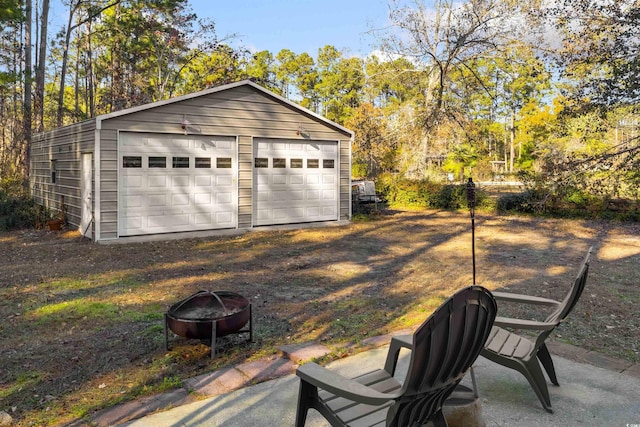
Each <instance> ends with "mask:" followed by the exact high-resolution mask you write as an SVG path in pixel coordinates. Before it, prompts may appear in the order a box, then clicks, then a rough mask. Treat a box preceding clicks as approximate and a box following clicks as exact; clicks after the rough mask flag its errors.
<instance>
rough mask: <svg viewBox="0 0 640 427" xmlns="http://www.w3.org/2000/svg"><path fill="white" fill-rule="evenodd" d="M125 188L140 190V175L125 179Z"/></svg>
mask: <svg viewBox="0 0 640 427" xmlns="http://www.w3.org/2000/svg"><path fill="white" fill-rule="evenodd" d="M126 178H127V179H126V181H125V182H126V188H141V187H142V176H140V175H129V176H127V177H126Z"/></svg>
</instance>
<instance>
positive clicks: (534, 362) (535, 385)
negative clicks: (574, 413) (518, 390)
mask: <svg viewBox="0 0 640 427" xmlns="http://www.w3.org/2000/svg"><path fill="white" fill-rule="evenodd" d="M520 367H521V369H518V370H519V371H520V372H521V373H522V374H523V375H524V376H525V377H526V378H527V381H529V384H530V385H531V388H532V389H533V391H534V392H535V393H536V396H538V399H539V400H540V403H542V406H543V407H544V409H545V410H546V411H547V412H549V413H551V414H552V413H553V408H552V407H551V398H550V397H549V389H548V388H547V381H546V379H545V377H544V374H543V373H542V369H541V368H540V364H539V363H538V359H536V358H532V359H529V361H528V362H526V363H524V362H523V363H522V364H521V365H520Z"/></svg>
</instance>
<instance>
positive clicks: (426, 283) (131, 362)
mask: <svg viewBox="0 0 640 427" xmlns="http://www.w3.org/2000/svg"><path fill="white" fill-rule="evenodd" d="M476 225H477V228H476V238H477V240H476V250H477V266H478V267H477V272H478V274H477V276H478V282H479V283H481V284H483V285H484V286H486V287H488V288H489V289H492V290H493V289H509V290H511V291H522V292H526V293H529V294H535V295H544V296H548V297H553V298H561V297H562V296H563V294H564V293H565V292H566V290H567V288H568V286H569V283H570V281H571V280H572V278H573V276H574V275H575V273H576V271H577V268H578V265H579V264H580V261H581V259H582V257H583V256H584V254H585V253H586V250H587V248H588V247H589V246H590V245H594V246H595V247H596V251H595V257H594V260H593V262H592V267H591V270H590V273H589V281H588V284H587V289H586V291H585V294H584V295H583V297H582V300H581V303H580V304H579V305H578V306H577V308H576V310H575V311H574V312H573V313H572V315H571V317H570V321H569V322H567V323H566V324H565V325H563V326H562V327H561V328H560V329H558V333H557V334H556V335H555V339H561V340H563V341H566V342H570V343H572V344H575V345H578V346H582V347H585V348H589V349H594V350H598V351H601V352H603V353H605V354H609V355H612V356H615V357H619V358H625V359H627V360H632V361H637V360H638V358H639V355H638V351H639V350H640V349H639V348H638V342H640V328H639V326H640V325H639V321H638V320H637V319H638V318H637V313H638V307H639V306H640V287H639V286H638V285H639V284H640V269H639V268H638V265H640V237H638V236H640V226H639V225H638V224H622V223H609V222H594V221H572V220H550V219H535V218H521V217H518V218H515V217H497V216H483V215H478V217H477V219H476ZM470 238H471V237H470V221H469V217H468V214H465V213H452V212H435V211H426V212H391V213H388V214H385V215H383V216H380V217H377V218H374V219H373V220H371V221H360V222H354V223H352V224H350V225H347V226H340V227H328V228H315V229H306V230H293V231H261V232H251V233H246V234H243V235H240V236H236V237H225V238H208V239H188V240H180V241H169V242H154V243H140V244H122V245H120V244H119V245H108V246H103V245H95V244H91V243H89V242H87V241H86V240H81V239H80V238H79V237H78V236H77V234H74V233H66V234H55V233H52V232H46V231H40V230H28V231H22V232H14V233H0V255H1V257H0V317H1V318H2V319H4V322H3V323H2V324H1V325H0V353H1V354H2V363H1V364H0V410H4V411H7V412H9V413H10V414H12V416H14V418H15V419H16V420H17V423H18V425H19V426H27V425H58V424H64V423H67V422H70V421H72V420H76V419H79V418H82V417H86V416H88V415H90V414H91V413H92V412H93V411H96V410H98V409H100V408H103V407H105V406H109V405H113V404H115V403H117V402H119V401H122V400H128V399H132V398H134V397H136V396H140V395H145V394H150V393H155V392H159V391H162V390H165V389H171V388H174V387H177V386H179V385H180V383H181V380H182V379H184V378H187V377H190V376H193V375H197V374H200V373H203V372H206V371H211V370H215V369H217V368H219V367H222V366H227V365H229V364H233V363H239V362H242V361H246V360H250V359H255V358H259V357H262V356H264V355H266V354H272V353H274V352H275V351H277V350H276V346H277V345H280V344H286V343H293V342H307V341H321V342H323V343H325V344H327V345H329V346H332V347H333V348H335V349H336V353H337V354H338V353H341V352H342V351H343V350H342V348H344V345H345V344H346V343H356V344H357V342H358V341H359V340H360V339H362V338H364V337H368V336H374V335H380V334H383V333H387V332H390V331H393V330H398V329H404V328H407V327H412V326H416V325H417V324H419V323H420V322H422V321H423V320H424V319H425V318H426V316H428V314H429V313H430V312H431V311H432V310H433V309H434V308H435V307H437V306H438V305H439V304H440V302H441V301H442V299H444V298H445V297H446V296H448V295H450V294H451V293H453V292H454V291H455V290H457V289H459V288H461V287H463V286H466V285H468V284H470V283H471V281H472V275H471V271H472V270H471V249H470V247H471V245H470V243H471V242H470ZM200 289H211V290H216V289H218V290H221V289H225V290H231V291H235V292H238V293H240V294H243V295H245V296H247V297H248V298H250V299H251V301H252V303H253V307H254V319H255V320H254V323H255V329H254V342H253V343H252V344H246V343H242V342H241V341H239V342H235V343H234V342H230V343H228V345H227V346H226V347H224V348H222V352H221V354H220V355H219V357H217V358H216V359H215V360H213V361H211V360H210V359H209V357H208V348H207V347H205V346H203V345H200V344H196V345H194V344H193V342H186V341H185V340H174V341H172V350H171V351H169V352H166V351H165V350H164V335H163V325H162V316H163V314H164V312H165V311H166V310H167V308H168V306H169V305H171V304H172V303H173V302H175V301H177V300H179V299H182V298H184V297H186V296H188V295H190V294H192V293H193V292H196V291H197V290H200ZM501 314H508V313H504V312H503V313H501ZM518 314H522V313H518ZM231 341H232V340H231ZM226 342H228V341H226Z"/></svg>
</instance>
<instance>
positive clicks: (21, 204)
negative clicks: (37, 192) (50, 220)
mask: <svg viewBox="0 0 640 427" xmlns="http://www.w3.org/2000/svg"><path fill="white" fill-rule="evenodd" d="M47 216H48V212H46V210H45V209H44V208H42V207H41V206H38V205H37V204H36V203H35V201H34V200H33V199H32V198H31V197H30V196H29V194H28V192H27V190H26V187H25V186H24V185H23V182H22V180H21V179H19V178H3V179H2V180H0V230H17V229H21V228H29V227H34V226H35V225H37V224H42V223H43V222H44V219H45V218H46V217H47Z"/></svg>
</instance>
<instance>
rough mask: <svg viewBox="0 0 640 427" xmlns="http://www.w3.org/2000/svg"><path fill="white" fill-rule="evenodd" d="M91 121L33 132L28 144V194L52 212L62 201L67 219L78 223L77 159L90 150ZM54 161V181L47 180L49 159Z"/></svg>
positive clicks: (79, 171)
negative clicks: (29, 167)
mask: <svg viewBox="0 0 640 427" xmlns="http://www.w3.org/2000/svg"><path fill="white" fill-rule="evenodd" d="M95 128H96V122H95V120H87V121H84V122H81V123H76V124H74V125H70V126H65V127H62V128H58V129H54V130H52V131H49V132H44V133H40V134H35V135H34V136H33V141H32V143H31V176H30V181H31V194H32V195H33V197H34V199H35V200H36V202H37V203H38V204H40V205H42V206H45V207H47V208H49V209H51V210H52V211H54V212H56V211H58V210H59V209H60V207H61V204H62V203H63V202H64V205H65V206H66V210H67V222H68V223H69V225H70V226H71V227H72V228H78V227H79V226H80V220H81V215H82V207H81V206H82V204H81V194H80V188H81V182H80V180H81V173H82V170H81V162H82V154H83V153H93V151H94V143H95ZM52 160H55V161H56V169H57V174H56V183H55V184H54V183H52V182H51V161H52Z"/></svg>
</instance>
